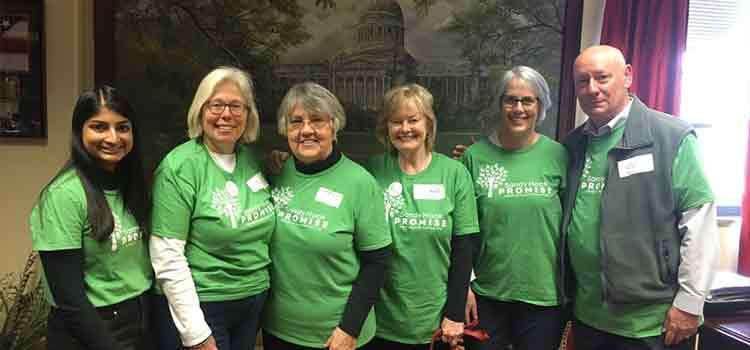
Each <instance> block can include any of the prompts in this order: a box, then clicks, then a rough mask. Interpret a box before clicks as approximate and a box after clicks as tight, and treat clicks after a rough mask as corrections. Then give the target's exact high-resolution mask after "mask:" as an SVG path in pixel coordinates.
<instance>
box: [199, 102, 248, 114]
mask: <svg viewBox="0 0 750 350" xmlns="http://www.w3.org/2000/svg"><path fill="white" fill-rule="evenodd" d="M206 107H207V108H208V111H209V112H211V113H213V114H217V115H218V114H222V113H224V110H225V109H227V107H229V113H231V114H232V115H237V116H238V115H242V113H243V112H244V111H245V109H247V106H245V105H244V104H242V103H239V102H232V103H224V102H222V101H209V102H208V103H207V104H206Z"/></svg>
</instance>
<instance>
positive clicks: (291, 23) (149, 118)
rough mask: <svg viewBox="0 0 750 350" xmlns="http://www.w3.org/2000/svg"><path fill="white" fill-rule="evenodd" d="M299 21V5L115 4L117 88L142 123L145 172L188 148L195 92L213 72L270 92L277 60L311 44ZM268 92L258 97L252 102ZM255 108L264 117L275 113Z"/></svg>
mask: <svg viewBox="0 0 750 350" xmlns="http://www.w3.org/2000/svg"><path fill="white" fill-rule="evenodd" d="M302 16H303V13H302V9H301V8H300V6H299V5H298V3H297V1H296V0H272V1H271V0H268V1H260V0H224V1H222V0H205V1H196V0H171V1H156V0H120V1H119V3H118V9H117V12H116V21H117V31H116V40H117V43H118V45H117V56H116V65H117V73H116V84H117V86H118V87H120V88H121V89H123V90H124V91H125V92H126V93H127V96H132V97H133V99H134V104H135V106H136V108H137V110H138V112H139V114H140V115H141V116H142V117H143V118H142V119H144V120H143V121H142V122H141V123H140V125H141V132H142V135H143V136H144V140H145V141H146V143H147V145H146V148H147V149H149V150H150V151H149V152H146V157H147V160H146V161H147V165H148V168H153V167H155V166H156V163H158V161H159V160H160V159H161V157H162V156H163V155H164V152H166V151H167V150H169V149H171V148H172V146H174V145H175V144H177V143H179V142H182V141H184V140H185V138H186V136H185V135H186V133H187V131H186V130H187V127H186V123H185V119H186V115H187V110H188V108H189V107H190V102H191V101H192V97H193V94H194V93H195V88H196V87H197V86H198V83H199V82H200V79H201V78H202V77H203V76H205V75H206V73H208V72H209V71H210V70H211V69H212V68H214V67H216V66H218V65H232V66H237V67H241V68H244V69H246V70H248V71H249V72H250V73H251V74H252V75H253V77H254V80H255V84H256V85H257V86H270V85H271V81H272V79H273V77H272V72H273V69H272V67H273V65H274V63H275V62H276V61H277V60H278V57H279V55H280V54H281V53H283V52H284V51H285V50H286V49H288V48H289V47H291V46H294V45H299V44H300V43H302V42H304V41H306V40H308V39H309V38H310V34H309V33H307V32H306V31H305V28H304V27H303V26H302V24H301V22H300V20H301V18H302ZM144 91H148V93H144ZM268 92H269V90H268V89H259V90H258V91H257V94H258V96H257V97H256V98H257V100H258V101H268V100H270V96H267V93H268ZM259 107H260V108H261V111H260V112H261V115H262V116H265V117H271V116H272V115H273V113H274V112H275V111H273V110H263V108H264V107H266V105H260V106H259ZM266 108H267V107H266ZM154 150H160V151H161V152H155V151H154Z"/></svg>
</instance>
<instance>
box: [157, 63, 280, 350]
mask: <svg viewBox="0 0 750 350" xmlns="http://www.w3.org/2000/svg"><path fill="white" fill-rule="evenodd" d="M254 96H255V94H254V90H253V85H252V80H251V79H250V75H249V74H247V73H246V72H244V71H242V70H240V69H237V68H233V67H219V68H216V69H214V70H213V71H211V72H210V73H208V75H206V77H204V78H203V80H202V81H201V83H200V85H198V90H197V91H196V93H195V97H194V98H193V103H192V105H191V106H190V110H189V111H188V116H187V125H188V135H189V136H190V140H189V141H187V142H185V143H183V144H181V145H179V146H177V147H175V148H174V149H173V150H172V151H171V152H169V154H167V156H166V157H165V158H164V159H163V160H162V162H161V164H160V165H159V167H158V169H157V170H156V173H155V180H154V195H153V197H154V198H153V203H154V207H153V208H154V209H153V215H152V222H151V227H152V232H153V234H152V236H151V242H150V243H151V247H150V251H151V264H152V266H153V268H154V271H155V273H156V280H157V282H158V286H157V287H160V288H158V289H159V290H160V291H161V292H162V293H163V294H164V296H165V297H162V298H158V299H157V300H156V302H155V304H156V307H155V310H154V312H155V320H156V325H157V331H158V335H157V340H158V343H159V349H164V350H175V349H180V348H182V347H185V348H189V349H201V350H215V349H219V350H247V349H250V348H251V347H252V346H254V344H255V335H256V333H257V332H258V323H259V319H260V311H261V309H262V308H263V304H264V301H265V298H266V294H267V292H266V291H267V290H268V287H269V284H270V280H269V273H268V265H269V264H270V263H271V260H270V258H269V252H268V245H269V242H270V239H271V233H272V232H273V229H274V226H275V224H276V218H275V213H274V210H273V205H272V204H271V194H270V191H269V189H268V183H267V182H266V180H265V179H264V177H263V175H262V174H261V167H260V162H259V157H258V156H257V155H256V154H255V152H254V150H253V148H252V147H251V146H250V144H251V143H252V142H254V141H255V140H256V139H257V137H258V129H259V122H258V112H257V110H256V107H255V101H254V99H255V97H254Z"/></svg>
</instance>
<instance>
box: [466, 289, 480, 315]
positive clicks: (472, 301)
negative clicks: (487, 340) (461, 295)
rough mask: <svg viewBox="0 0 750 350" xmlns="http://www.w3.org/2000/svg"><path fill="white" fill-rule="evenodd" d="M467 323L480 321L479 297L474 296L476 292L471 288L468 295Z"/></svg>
mask: <svg viewBox="0 0 750 350" xmlns="http://www.w3.org/2000/svg"><path fill="white" fill-rule="evenodd" d="M465 317H466V322H467V323H471V322H472V321H474V320H478V319H479V312H477V297H476V296H475V295H474V291H472V290H471V288H469V292H468V294H466V315H465Z"/></svg>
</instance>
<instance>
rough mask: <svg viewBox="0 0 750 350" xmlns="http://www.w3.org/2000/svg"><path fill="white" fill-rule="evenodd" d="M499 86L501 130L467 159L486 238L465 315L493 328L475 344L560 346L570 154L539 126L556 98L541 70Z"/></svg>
mask: <svg viewBox="0 0 750 350" xmlns="http://www.w3.org/2000/svg"><path fill="white" fill-rule="evenodd" d="M498 90H499V92H498V95H497V98H496V101H497V102H496V103H497V104H496V106H497V108H498V110H499V117H498V118H497V119H496V120H495V123H496V129H495V130H494V131H493V132H491V133H490V135H489V136H488V137H486V138H483V139H481V140H480V141H479V142H477V143H475V144H473V145H472V146H471V147H469V148H468V149H467V150H466V151H465V153H463V156H462V157H461V159H460V160H461V161H462V162H463V163H464V164H465V165H466V167H467V168H468V169H469V173H471V176H472V178H473V180H474V191H475V194H476V196H477V205H478V207H479V226H480V237H481V247H480V249H479V252H478V255H477V256H476V257H475V259H474V272H475V274H476V279H475V280H474V281H473V282H472V283H471V287H470V288H469V292H468V298H467V299H468V300H467V305H466V318H467V320H468V319H476V318H478V319H479V321H480V322H479V326H480V328H483V329H485V330H486V331H487V332H488V333H489V334H490V340H489V341H487V342H484V343H480V344H472V343H471V342H469V343H468V345H469V349H504V348H505V347H506V346H507V345H508V344H512V345H513V349H516V350H524V349H557V347H558V344H559V342H560V338H561V335H562V329H563V317H562V312H561V308H560V304H561V302H560V300H559V298H558V296H559V294H558V290H557V282H556V280H555V279H556V276H557V266H558V254H559V252H558V247H559V229H560V222H561V219H562V207H561V201H560V198H561V194H562V192H563V191H564V187H565V170H566V167H567V154H566V152H565V149H564V148H563V146H562V145H560V144H559V143H557V142H555V141H554V140H552V139H550V138H548V137H546V136H544V135H542V134H539V133H537V132H536V130H535V129H536V126H537V124H538V123H540V122H541V121H542V120H544V117H545V115H546V111H547V109H548V108H549V107H550V105H551V103H552V102H551V99H550V91H549V86H548V85H547V82H546V81H545V80H544V77H542V75H541V74H539V72H537V71H535V70H534V69H531V68H529V67H525V66H516V67H513V68H512V69H511V70H509V71H507V72H505V74H504V76H503V78H502V80H501V82H500V86H499V89H498ZM454 154H455V150H454Z"/></svg>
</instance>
